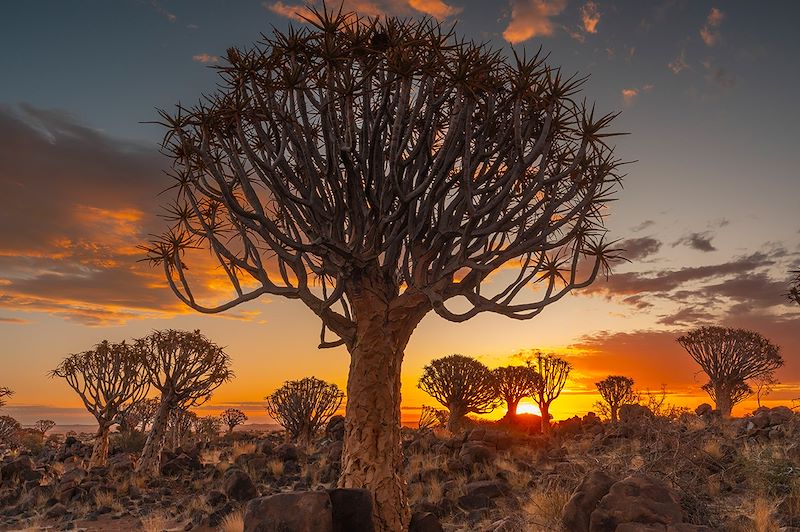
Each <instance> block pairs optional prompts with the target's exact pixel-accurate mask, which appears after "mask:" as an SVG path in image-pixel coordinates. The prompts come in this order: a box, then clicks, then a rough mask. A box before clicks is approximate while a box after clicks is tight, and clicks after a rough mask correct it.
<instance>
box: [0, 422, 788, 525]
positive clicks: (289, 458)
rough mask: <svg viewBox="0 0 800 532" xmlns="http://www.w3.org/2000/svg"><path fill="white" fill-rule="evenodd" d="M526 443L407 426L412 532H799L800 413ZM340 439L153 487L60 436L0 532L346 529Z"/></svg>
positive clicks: (0, 512) (252, 449) (352, 503)
mask: <svg viewBox="0 0 800 532" xmlns="http://www.w3.org/2000/svg"><path fill="white" fill-rule="evenodd" d="M527 432H528V431H526V430H524V428H521V427H518V426H509V425H508V424H503V425H500V424H495V423H480V424H475V425H474V426H472V427H471V428H468V429H467V430H465V431H464V432H462V433H460V434H458V435H450V434H448V433H445V432H444V431H439V430H423V431H418V430H410V429H406V430H404V446H405V452H406V457H407V470H406V475H407V479H408V481H409V495H410V499H411V503H412V509H413V511H414V520H413V523H412V529H413V530H416V531H418V532H422V531H424V532H429V531H437V530H446V531H473V530H477V531H495V532H511V531H538V530H547V531H552V530H566V531H570V532H572V531H588V530H591V531H618V532H632V531H674V532H691V531H705V530H723V531H730V532H739V531H742V532H744V531H764V532H767V531H779V530H783V531H792V530H797V531H800V440H798V436H800V416H798V415H796V414H795V413H794V412H793V411H792V410H790V409H788V408H786V407H777V408H773V409H760V410H758V411H756V412H755V413H753V415H750V416H748V417H745V418H741V419H736V420H730V421H723V420H720V419H718V418H717V417H716V416H715V413H714V412H713V411H711V409H710V408H706V407H701V408H699V409H698V411H697V413H695V414H687V413H684V414H682V415H680V416H677V417H676V416H673V417H672V418H669V417H658V416H653V415H652V414H651V413H650V412H649V411H648V410H647V409H646V408H642V407H638V408H634V407H632V408H627V409H624V410H623V412H621V420H620V422H618V423H613V424H612V423H608V422H601V421H600V420H599V419H598V418H597V417H595V416H593V415H589V416H586V417H583V418H573V419H570V420H567V421H564V422H561V423H559V424H558V425H557V426H556V427H554V429H553V431H552V433H551V434H550V435H548V436H542V435H539V434H528V433H527ZM342 434H343V423H342V419H341V418H334V419H333V420H332V422H331V423H330V425H329V427H328V429H327V430H326V432H325V434H324V435H321V437H320V438H319V439H318V440H317V441H316V442H315V443H314V444H313V445H311V446H308V447H300V446H297V445H294V444H292V443H287V442H285V441H284V440H283V435H282V434H279V433H273V434H256V433H246V432H241V433H233V434H231V435H228V436H225V437H222V438H220V439H219V440H217V441H214V442H210V443H200V444H193V445H187V446H186V447H185V448H179V449H176V450H175V452H170V453H165V456H164V460H163V467H162V476H161V477H160V478H157V479H153V480H143V479H140V478H138V477H136V476H135V475H134V474H133V464H134V461H135V458H136V456H135V453H128V452H122V451H121V450H120V449H121V448H123V447H125V446H126V445H127V444H126V442H120V441H119V439H117V440H116V441H115V448H112V454H111V456H110V458H109V463H108V466H107V467H103V468H94V469H91V470H87V469H86V468H85V464H86V462H87V460H88V457H89V453H90V447H89V445H88V443H87V442H83V441H81V440H80V439H79V438H75V437H68V438H66V439H65V440H63V439H62V441H60V440H59V439H58V438H53V439H51V440H49V441H48V442H46V443H45V444H44V446H43V447H42V448H41V449H35V450H34V452H27V453H26V452H25V451H22V452H13V453H8V454H6V456H5V457H4V458H3V459H2V461H0V529H2V530H19V529H29V530H38V529H50V530H69V529H84V530H109V531H115V530H145V531H161V530H227V531H234V530H242V528H243V526H244V525H243V523H244V520H245V518H246V517H247V518H248V519H250V520H251V522H252V520H253V519H255V518H257V515H256V514H259V513H261V514H263V513H265V512H267V511H268V509H269V507H270V505H271V506H272V507H273V508H275V507H277V508H290V507H292V506H291V504H294V502H291V501H295V502H296V501H301V500H302V501H303V504H307V505H308V504H310V506H307V507H309V508H311V507H314V508H316V506H314V504H317V503H319V505H318V506H319V507H320V508H322V507H324V506H325V505H326V504H327V510H325V509H323V510H319V511H327V512H331V511H333V519H334V521H336V520H337V519H340V518H341V519H346V518H347V517H341V516H340V515H339V514H340V513H341V512H339V514H337V512H338V510H337V507H347V508H349V509H350V510H349V511H351V513H352V512H356V513H355V514H353V515H356V514H357V511H356V510H353V508H356V507H358V506H359V502H358V501H359V499H358V497H359V496H360V495H359V494H358V493H355V494H353V493H347V492H340V491H336V490H334V491H330V490H331V489H332V488H334V487H335V484H336V478H337V476H338V473H339V458H340V454H341V449H342V443H341V439H342ZM306 492H311V494H310V495H308V494H306ZM287 494H294V495H287ZM275 495H278V497H279V498H277V499H276V498H275V497H274V496H275ZM271 496H272V497H273V498H272V499H269V498H267V499H264V497H271ZM353 497H355V498H353ZM254 499H255V500H254ZM337 500H339V501H344V502H341V503H339V505H338V506H337V502H336V501H337ZM315 501H316V502H315ZM327 501H333V510H331V509H330V506H331V505H330V503H329V502H327ZM290 502H291V504H290ZM248 503H249V506H248ZM320 505H321V506H320ZM248 507H249V509H250V512H249V514H248V513H247V509H248ZM315 511H316V510H315ZM311 514H313V512H310V513H309V512H306V513H305V514H303V515H301V516H300V517H298V515H297V513H295V514H293V515H288V516H286V518H287V519H290V520H291V519H295V520H296V519H299V518H301V517H302V518H307V519H315V518H318V516H316V517H315V516H314V515H311ZM337 515H339V517H337ZM254 516H255V517H254ZM349 518H350V519H352V518H353V517H352V515H351V516H350V517H349ZM292 522H295V521H292ZM335 526H336V525H335V524H334V529H335ZM339 526H340V529H342V528H341V527H342V525H341V524H340V525H339ZM793 527H797V528H793ZM344 529H347V528H346V527H345V528H344ZM310 530H314V529H313V528H312V529H310Z"/></svg>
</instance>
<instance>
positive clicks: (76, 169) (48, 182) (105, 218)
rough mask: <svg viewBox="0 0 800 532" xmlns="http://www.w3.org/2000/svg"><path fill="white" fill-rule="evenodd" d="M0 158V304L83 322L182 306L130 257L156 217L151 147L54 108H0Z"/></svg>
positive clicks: (155, 158)
mask: <svg viewBox="0 0 800 532" xmlns="http://www.w3.org/2000/svg"><path fill="white" fill-rule="evenodd" d="M0 160H2V161H3V165H2V167H0V272H1V273H0V308H5V309H10V310H13V311H31V312H48V313H54V314H57V315H60V316H63V317H66V318H68V319H74V320H78V321H81V322H84V323H88V324H101V323H107V322H122V321H125V320H127V319H131V318H136V317H150V316H155V315H159V316H162V317H163V315H164V314H165V313H167V314H173V313H177V312H187V311H188V310H187V309H185V308H183V307H182V305H180V304H179V302H178V300H177V299H176V298H175V297H174V296H173V295H172V294H171V292H170V291H169V289H168V288H167V287H166V283H165V282H164V280H163V273H162V272H161V271H159V270H156V269H152V268H150V266H149V265H147V264H146V263H142V262H138V261H139V260H140V259H141V258H142V251H141V250H139V249H137V245H138V244H140V243H142V242H144V241H145V240H146V239H147V236H148V235H149V234H152V233H157V232H160V230H161V228H162V226H163V223H164V222H163V221H162V220H160V219H159V218H158V217H157V216H156V214H157V213H158V212H159V211H160V209H159V198H158V197H157V195H158V193H159V192H160V191H161V190H163V189H164V188H165V187H166V186H168V185H169V181H168V180H167V179H166V178H165V176H164V175H163V172H162V166H163V164H164V163H165V160H164V159H163V158H162V157H161V156H160V154H159V153H158V152H157V151H156V150H155V149H147V148H144V147H141V146H138V145H135V144H131V143H126V142H121V141H117V140H114V139H111V138H109V137H107V136H105V135H103V134H101V133H99V132H97V131H95V130H92V129H90V128H87V127H85V126H83V125H81V124H80V123H78V122H77V121H76V120H74V119H72V118H71V117H69V116H68V115H66V114H64V113H61V112H58V111H51V110H44V109H38V108H36V107H33V106H30V105H21V106H19V107H10V106H0ZM209 270H210V268H209Z"/></svg>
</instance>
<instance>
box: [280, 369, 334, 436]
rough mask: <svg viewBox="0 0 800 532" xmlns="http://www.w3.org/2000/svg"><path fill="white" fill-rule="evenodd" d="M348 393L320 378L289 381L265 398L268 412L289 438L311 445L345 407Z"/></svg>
mask: <svg viewBox="0 0 800 532" xmlns="http://www.w3.org/2000/svg"><path fill="white" fill-rule="evenodd" d="M343 399H344V394H343V393H342V391H341V390H340V389H339V387H338V386H336V385H335V384H331V383H327V382H325V381H323V380H320V379H317V378H316V377H306V378H305V379H300V380H297V381H287V382H285V383H283V386H281V387H280V388H278V389H277V390H275V391H274V392H272V394H271V395H269V396H267V397H266V398H265V400H266V409H267V413H268V414H269V415H270V417H272V419H274V420H275V421H277V422H278V423H280V424H281V426H282V427H283V428H284V429H286V433H287V435H288V436H289V437H290V438H292V439H296V440H299V441H300V442H301V443H304V444H308V443H310V442H311V438H312V437H313V436H314V434H316V433H317V431H319V429H320V428H321V427H322V426H323V425H324V424H325V423H327V422H328V420H330V418H331V417H332V416H333V415H334V414H335V413H336V411H337V410H338V409H339V407H340V406H341V405H342V400H343Z"/></svg>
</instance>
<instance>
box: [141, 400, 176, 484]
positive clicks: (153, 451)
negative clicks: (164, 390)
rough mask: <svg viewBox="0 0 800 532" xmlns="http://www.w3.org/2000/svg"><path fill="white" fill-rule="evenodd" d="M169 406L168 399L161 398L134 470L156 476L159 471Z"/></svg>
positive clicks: (165, 437) (165, 436)
mask: <svg viewBox="0 0 800 532" xmlns="http://www.w3.org/2000/svg"><path fill="white" fill-rule="evenodd" d="M170 410H171V406H170V404H169V401H166V400H165V399H164V398H162V399H161V404H160V405H159V407H158V412H156V417H155V419H154V420H153V426H152V427H151V428H150V434H148V435H147V441H145V444H144V449H142V455H141V456H140V457H139V463H138V464H137V465H136V472H137V473H141V474H144V475H148V476H153V477H156V476H158V475H159V474H160V473H161V451H162V450H163V449H164V444H165V443H166V439H167V425H168V424H169V413H170Z"/></svg>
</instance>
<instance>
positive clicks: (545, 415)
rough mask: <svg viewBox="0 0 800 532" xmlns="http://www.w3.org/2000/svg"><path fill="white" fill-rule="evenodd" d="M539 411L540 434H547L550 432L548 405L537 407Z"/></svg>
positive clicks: (543, 404)
mask: <svg viewBox="0 0 800 532" xmlns="http://www.w3.org/2000/svg"><path fill="white" fill-rule="evenodd" d="M539 411H540V412H541V413H542V433H543V434H547V433H548V432H550V419H551V417H550V404H549V403H542V404H540V405H539Z"/></svg>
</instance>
